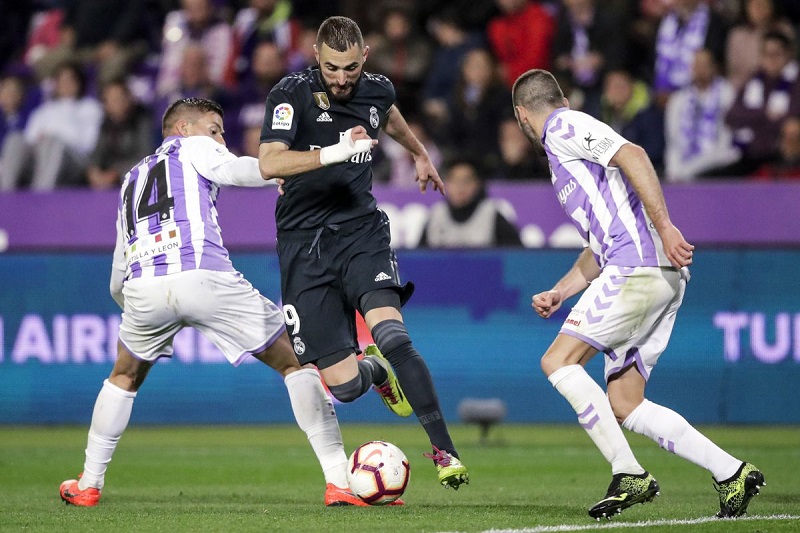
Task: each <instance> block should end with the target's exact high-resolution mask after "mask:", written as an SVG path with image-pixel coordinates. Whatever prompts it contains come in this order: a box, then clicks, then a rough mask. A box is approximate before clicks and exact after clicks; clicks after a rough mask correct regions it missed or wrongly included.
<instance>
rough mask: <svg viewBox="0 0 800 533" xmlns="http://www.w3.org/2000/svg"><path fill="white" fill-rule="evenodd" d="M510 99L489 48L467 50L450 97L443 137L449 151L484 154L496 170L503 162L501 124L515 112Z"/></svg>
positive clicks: (486, 164) (487, 161)
mask: <svg viewBox="0 0 800 533" xmlns="http://www.w3.org/2000/svg"><path fill="white" fill-rule="evenodd" d="M510 99H511V95H510V94H509V91H508V89H506V87H505V85H503V82H502V80H501V79H500V77H499V75H498V74H497V65H496V64H495V61H494V58H493V57H492V55H491V54H490V53H489V51H488V50H485V49H482V48H475V49H473V50H470V51H469V52H467V54H466V55H465V56H464V62H463V63H462V65H461V78H460V80H459V82H458V84H457V85H456V90H455V92H454V94H453V96H452V98H451V101H450V106H449V109H448V115H449V121H448V127H447V130H446V135H445V136H444V137H442V140H441V142H443V143H445V144H446V148H447V149H448V153H453V154H455V153H467V154H476V155H480V156H481V158H482V159H481V164H483V165H484V166H485V167H486V168H487V169H488V170H489V171H490V172H495V171H496V170H497V168H498V167H499V165H500V146H499V143H498V126H499V124H500V121H501V120H502V119H503V118H504V117H510V116H511V114H512V112H513V110H512V108H511V105H510V102H511V100H510Z"/></svg>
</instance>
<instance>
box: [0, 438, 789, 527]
mask: <svg viewBox="0 0 800 533" xmlns="http://www.w3.org/2000/svg"><path fill="white" fill-rule="evenodd" d="M342 430H343V433H344V436H345V445H346V448H347V449H348V451H351V450H352V449H353V448H355V446H357V445H358V444H361V443H362V442H364V441H367V440H372V439H383V440H388V441H390V442H393V443H395V444H397V445H398V446H399V447H400V448H401V449H402V450H403V451H404V452H405V453H406V455H407V456H408V457H409V459H410V461H411V483H410V485H409V488H408V490H407V492H406V494H405V496H404V499H405V501H406V502H407V505H406V506H405V507H382V508H378V507H376V508H368V509H364V508H334V509H327V508H325V507H324V506H323V504H322V498H323V491H324V482H323V478H322V474H321V472H320V469H319V466H318V464H317V462H316V460H315V458H314V456H313V454H312V452H311V449H310V447H309V446H308V443H307V441H306V439H305V435H303V434H302V432H300V430H299V429H297V428H295V427H292V426H247V427H229V426H221V427H137V426H135V425H134V426H131V427H130V428H129V430H128V431H127V432H126V434H125V435H124V436H123V438H122V441H121V443H120V445H119V448H118V449H117V453H116V455H115V458H114V461H113V462H112V463H111V466H110V468H109V471H108V475H107V477H106V488H105V490H104V492H103V498H102V500H101V503H100V505H99V506H97V507H95V508H91V509H85V508H76V507H72V506H65V505H64V504H63V503H62V502H61V501H60V499H59V497H58V485H59V484H60V482H61V481H63V480H64V479H68V478H71V477H74V476H76V475H77V474H78V472H80V470H81V467H82V464H83V449H84V447H85V444H86V431H87V428H77V427H63V428H62V427H44V428H42V427H14V426H5V427H0V480H2V481H3V485H2V486H3V489H4V493H3V498H2V500H1V501H0V531H26V532H47V533H52V532H54V531H63V532H76V533H77V532H84V531H98V532H107V531H108V532H125V531H136V532H140V531H141V532H149V531H164V532H169V533H179V532H195V531H197V532H200V531H202V532H216V531H218V532H248V531H259V532H261V531H309V532H326V531H331V532H333V531H336V532H347V533H359V532H365V533H367V532H368V533H376V532H377V533H383V532H389V533H392V532H406V531H430V532H437V531H451V532H453V531H462V532H475V531H485V530H490V529H495V530H510V529H518V530H525V529H527V530H529V531H546V529H543V528H544V527H545V526H574V527H575V528H577V527H581V528H582V527H586V526H588V527H590V528H592V529H594V527H595V524H596V523H595V522H593V521H591V520H590V519H589V517H588V515H587V514H586V509H587V508H588V507H589V506H590V505H592V504H593V503H594V502H595V501H596V500H597V499H599V498H600V497H601V496H602V495H603V494H604V492H605V489H606V487H607V485H608V482H609V481H610V471H609V468H608V466H607V464H606V463H605V461H604V460H603V459H602V457H601V455H600V453H599V452H598V451H597V450H596V449H595V448H594V446H593V445H592V443H591V441H590V440H589V438H588V437H587V436H586V435H585V434H584V432H583V431H582V430H581V429H580V428H579V427H577V425H576V426H575V427H572V426H566V427H562V426H503V427H500V428H497V429H495V430H493V432H492V435H491V437H492V438H491V442H490V443H489V444H488V445H479V444H478V432H477V429H476V428H474V427H466V426H454V427H453V435H454V439H455V440H456V442H457V443H458V444H459V450H460V453H461V456H462V459H463V460H464V462H465V464H467V466H469V468H470V475H471V480H472V483H471V484H470V485H468V486H466V487H464V488H462V489H461V490H459V491H453V490H445V489H443V488H441V487H440V486H438V484H437V483H436V477H435V470H434V468H433V466H432V465H431V464H430V463H429V462H428V461H427V460H426V459H424V458H423V457H422V453H423V452H424V451H427V448H426V442H427V439H426V438H425V436H424V433H423V431H422V429H421V428H419V427H418V426H415V425H412V424H398V425H349V424H343V428H342ZM703 430H704V432H705V433H706V434H707V435H708V436H709V437H710V438H711V439H712V440H714V441H715V442H717V443H719V444H720V445H722V446H723V447H724V448H725V449H727V450H728V451H729V452H731V453H732V454H734V455H736V456H737V457H741V458H744V459H747V460H749V461H751V462H753V463H755V464H756V465H757V466H758V467H759V468H761V469H762V471H763V472H764V475H765V477H766V480H767V486H766V487H765V489H764V491H763V494H762V495H761V496H759V497H757V498H756V499H755V500H754V501H753V502H752V503H751V506H750V514H749V516H750V517H751V518H756V517H763V518H764V520H746V521H745V520H738V521H731V520H725V521H711V522H693V523H690V524H680V523H677V522H676V523H668V524H665V525H649V526H646V530H647V531H653V532H662V531H686V532H692V533H694V532H696V531H701V532H706V531H713V532H720V533H722V532H729V531H734V532H738V531H742V532H744V531H748V532H749V531H769V532H775V531H781V532H782V531H800V521H798V520H797V518H791V516H795V517H796V516H797V515H800V483H799V482H798V479H800V428H794V427H792V428H761V427H745V428H721V427H713V428H704V429H703ZM629 437H630V440H631V443H632V445H633V448H634V452H635V453H636V455H637V457H638V459H639V461H640V462H641V463H642V464H643V465H644V466H645V468H648V469H649V470H650V471H651V472H653V474H654V475H655V476H656V478H657V479H658V480H659V483H660V484H661V497H660V498H657V499H656V501H655V502H654V503H652V504H647V505H638V506H635V507H633V508H631V509H629V510H628V511H626V512H625V513H624V514H623V515H622V516H621V517H619V518H618V519H615V520H614V521H613V522H612V523H611V524H609V525H614V524H629V525H633V524H638V523H641V522H645V521H660V522H663V521H668V520H676V521H677V520H697V519H701V518H705V517H708V516H710V515H712V514H713V513H714V512H715V511H716V510H717V509H718V502H717V496H716V492H715V491H714V489H713V487H712V485H711V477H710V475H709V474H708V473H707V472H706V471H704V470H701V469H700V468H698V467H696V466H694V465H691V464H689V463H687V462H685V461H683V460H681V459H679V458H677V457H675V456H673V455H670V454H668V453H666V452H664V451H663V450H660V449H659V448H658V447H657V446H656V445H655V444H654V443H653V442H651V441H649V440H646V439H643V438H640V437H638V436H635V435H630V434H629ZM774 515H790V517H788V518H779V519H775V518H774ZM768 517H769V520H767V518H768ZM601 526H602V525H598V526H597V527H601ZM640 526H641V527H645V526H644V525H642V524H640ZM561 530H562V531H569V530H576V529H574V528H573V529H569V528H562V529H561ZM581 530H582V529H581Z"/></svg>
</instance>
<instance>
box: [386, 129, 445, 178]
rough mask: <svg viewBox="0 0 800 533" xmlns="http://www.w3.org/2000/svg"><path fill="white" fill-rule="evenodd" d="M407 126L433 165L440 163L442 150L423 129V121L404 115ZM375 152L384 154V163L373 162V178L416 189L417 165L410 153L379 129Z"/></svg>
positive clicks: (437, 166)
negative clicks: (426, 152)
mask: <svg viewBox="0 0 800 533" xmlns="http://www.w3.org/2000/svg"><path fill="white" fill-rule="evenodd" d="M405 118H406V122H408V127H409V128H410V129H411V131H412V132H413V133H414V135H416V137H417V139H419V141H420V142H421V143H422V145H423V146H424V147H425V149H426V150H427V151H428V155H429V156H430V158H431V162H432V163H433V166H435V167H436V168H439V165H441V164H442V152H441V150H439V146H438V145H437V144H436V143H435V142H434V141H433V139H432V138H431V136H430V135H429V134H428V132H427V130H426V129H425V125H424V124H423V122H422V121H421V120H420V119H419V118H418V117H417V116H415V115H413V114H410V115H406V116H405ZM379 140H380V143H379V144H378V146H377V152H379V153H380V154H382V155H383V156H385V159H384V162H385V164H377V165H376V164H373V169H374V172H375V180H376V181H381V182H384V183H388V184H389V185H392V186H394V187H396V188H398V189H416V188H417V187H418V186H419V184H418V183H417V167H416V164H415V162H414V158H413V157H412V155H411V153H410V152H409V151H408V150H406V149H405V148H403V146H402V145H401V144H400V143H398V142H397V141H395V140H394V139H392V138H391V137H389V136H388V135H387V134H386V133H385V132H383V131H381V133H380V136H379Z"/></svg>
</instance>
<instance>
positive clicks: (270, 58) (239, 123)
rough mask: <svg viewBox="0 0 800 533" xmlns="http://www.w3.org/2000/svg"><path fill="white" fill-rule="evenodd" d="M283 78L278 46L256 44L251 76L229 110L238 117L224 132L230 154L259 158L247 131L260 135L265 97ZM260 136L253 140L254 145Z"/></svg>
mask: <svg viewBox="0 0 800 533" xmlns="http://www.w3.org/2000/svg"><path fill="white" fill-rule="evenodd" d="M312 50H313V49H312ZM285 75H286V66H285V60H284V55H283V54H282V53H281V50H280V48H278V45H277V44H275V43H273V42H270V41H263V42H261V43H258V45H257V46H256V48H255V49H254V50H253V60H252V75H251V76H250V77H249V78H247V80H246V81H245V82H244V83H242V85H241V86H240V87H239V90H238V92H237V100H238V102H237V105H236V106H230V108H231V111H232V113H236V115H237V116H236V120H229V121H228V124H229V125H230V126H229V128H228V129H227V131H226V132H225V138H226V139H227V142H228V148H229V149H230V150H231V151H233V152H235V153H239V154H241V155H250V156H252V157H258V142H256V143H255V146H254V145H253V135H254V134H253V133H252V132H251V131H250V130H251V129H254V128H257V129H258V130H259V131H261V126H262V125H263V123H264V111H265V110H266V101H267V95H268V94H269V92H270V90H272V87H273V86H274V85H275V84H276V83H278V82H279V81H280V80H281V78H283V76H285ZM259 136H260V134H259ZM259 136H256V141H258V139H259V138H260V137H259ZM254 148H255V152H253V149H254Z"/></svg>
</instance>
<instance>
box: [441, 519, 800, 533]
mask: <svg viewBox="0 0 800 533" xmlns="http://www.w3.org/2000/svg"><path fill="white" fill-rule="evenodd" d="M725 520H726V519H719V518H716V517H714V516H706V517H703V518H693V519H691V520H678V519H673V520H646V521H643V522H607V523H604V524H602V523H601V524H591V525H561V526H537V527H529V528H524V529H487V530H485V531H483V532H482V533H561V532H564V531H601V530H605V529H631V528H645V527H656V526H691V525H695V524H704V523H706V522H722V521H725ZM728 520H733V519H728ZM735 520H736V522H741V521H756V520H800V516H796V515H788V514H774V515H766V516H743V517H740V518H736V519H735ZM450 533H452V532H450Z"/></svg>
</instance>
